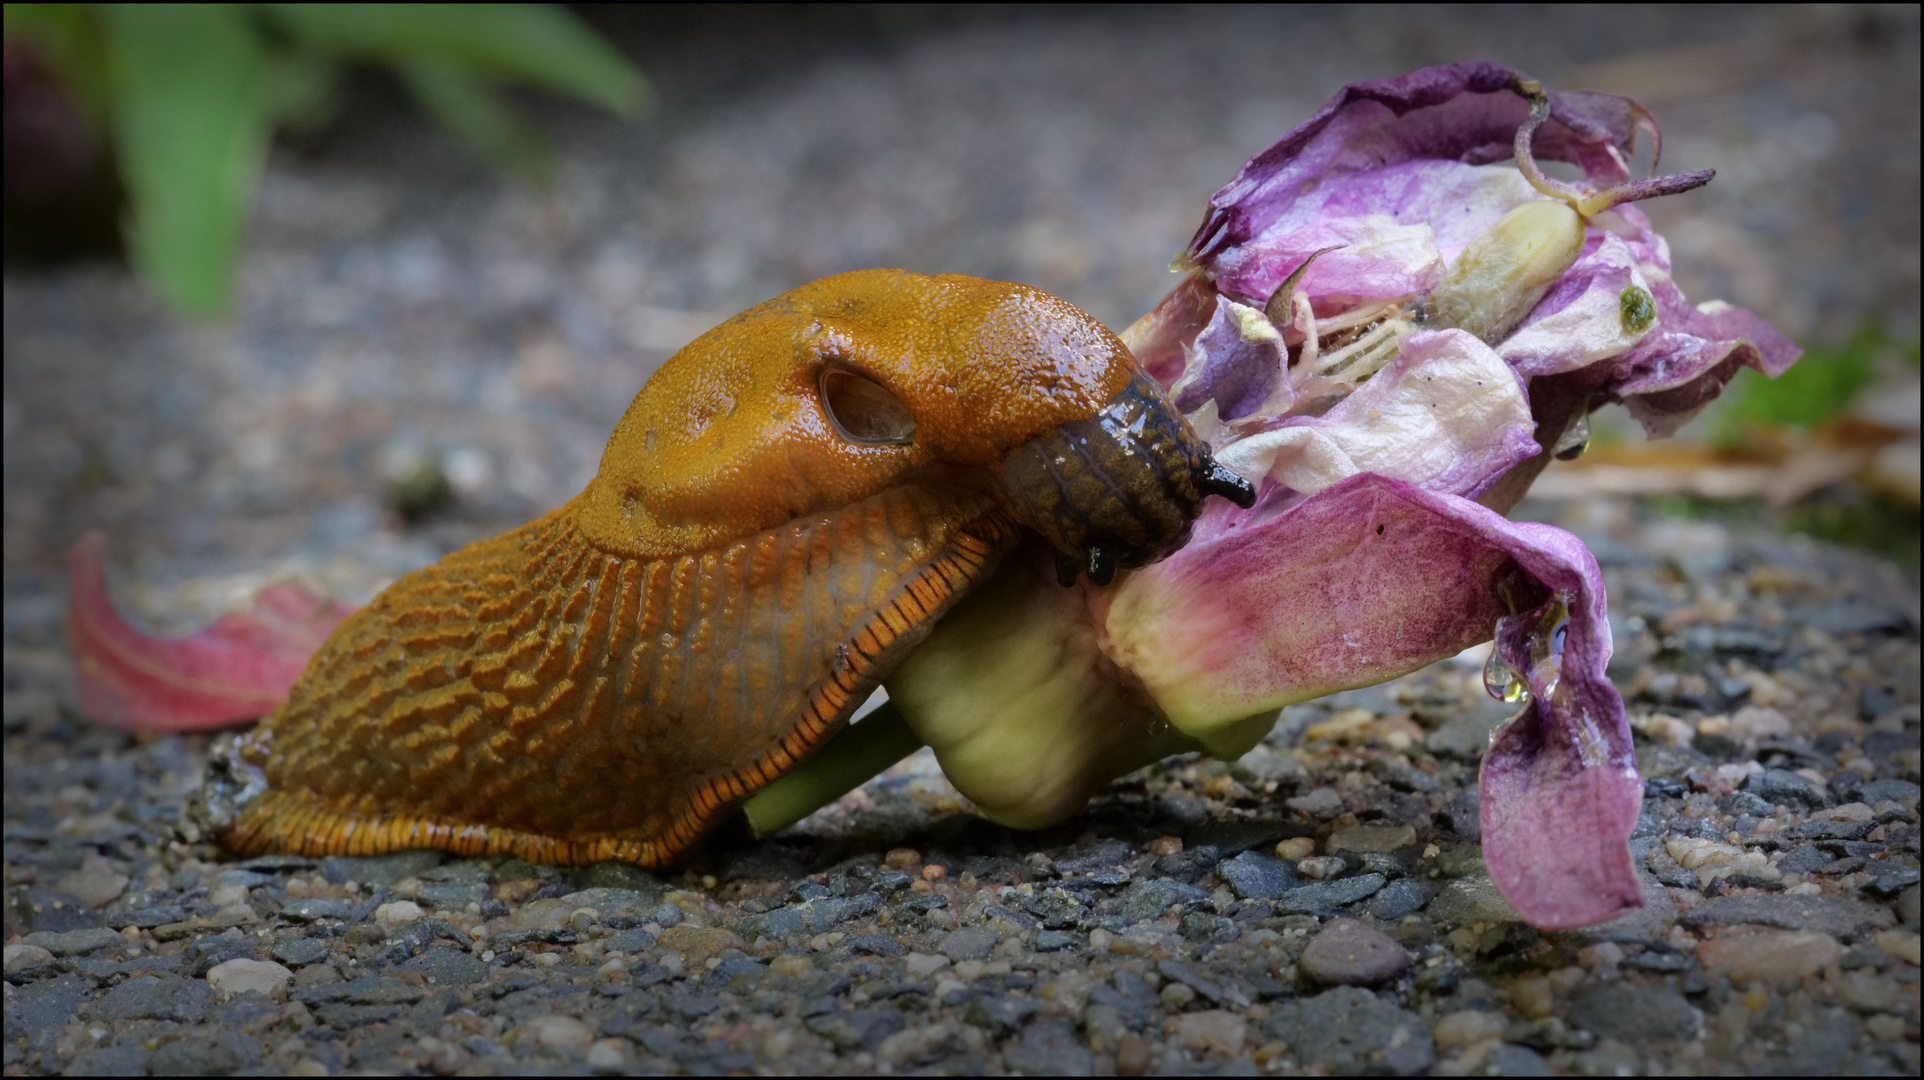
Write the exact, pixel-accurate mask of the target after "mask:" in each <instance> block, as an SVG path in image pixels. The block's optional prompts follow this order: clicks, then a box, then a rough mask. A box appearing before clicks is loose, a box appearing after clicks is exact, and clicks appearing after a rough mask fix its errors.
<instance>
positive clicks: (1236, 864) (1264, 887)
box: [1216, 851, 1303, 900]
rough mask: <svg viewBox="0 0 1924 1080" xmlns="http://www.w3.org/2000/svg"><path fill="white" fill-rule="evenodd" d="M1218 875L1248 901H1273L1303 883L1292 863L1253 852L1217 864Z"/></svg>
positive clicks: (1233, 890) (1232, 889)
mask: <svg viewBox="0 0 1924 1080" xmlns="http://www.w3.org/2000/svg"><path fill="white" fill-rule="evenodd" d="M1216 876H1217V877H1219V878H1222V879H1223V881H1224V882H1226V883H1227V884H1228V885H1229V888H1230V890H1231V891H1232V892H1234V893H1235V894H1236V895H1237V896H1239V897H1241V898H1243V899H1245V900H1250V899H1257V900H1274V899H1276V898H1277V897H1279V896H1281V895H1283V894H1284V893H1286V892H1288V891H1289V890H1291V889H1294V888H1296V887H1298V886H1300V885H1301V884H1302V883H1303V881H1302V879H1301V878H1300V877H1298V876H1296V868H1295V867H1293V866H1291V865H1290V864H1289V863H1287V862H1284V861H1283V860H1281V859H1278V858H1274V857H1272V856H1268V855H1258V854H1257V853H1255V852H1253V851H1245V852H1243V853H1242V854H1240V855H1238V856H1236V857H1235V858H1233V859H1225V860H1224V861H1222V862H1220V863H1217V864H1216Z"/></svg>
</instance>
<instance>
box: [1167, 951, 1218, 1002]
mask: <svg viewBox="0 0 1924 1080" xmlns="http://www.w3.org/2000/svg"><path fill="white" fill-rule="evenodd" d="M1156 970H1157V971H1158V972H1161V973H1162V977H1163V978H1165V979H1174V980H1176V981H1177V982H1179V983H1181V984H1183V985H1184V986H1187V987H1188V988H1190V989H1191V990H1194V991H1195V992H1196V993H1197V994H1199V995H1200V996H1202V997H1204V998H1206V999H1208V1001H1209V1002H1210V1004H1212V1005H1214V1004H1220V1003H1221V1002H1222V999H1223V988H1222V987H1220V986H1218V985H1216V983H1215V982H1214V981H1213V980H1210V979H1208V978H1205V977H1204V976H1203V974H1202V972H1200V971H1197V970H1196V969H1195V968H1192V967H1190V966H1189V965H1188V964H1185V963H1182V962H1181V961H1179V960H1159V961H1157V962H1156Z"/></svg>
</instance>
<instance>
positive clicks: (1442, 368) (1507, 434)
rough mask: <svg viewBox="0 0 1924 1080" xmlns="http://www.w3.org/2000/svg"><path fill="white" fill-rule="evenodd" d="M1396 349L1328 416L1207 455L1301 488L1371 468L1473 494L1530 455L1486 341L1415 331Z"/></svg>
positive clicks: (1514, 403) (1529, 441)
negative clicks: (1388, 360) (1390, 358)
mask: <svg viewBox="0 0 1924 1080" xmlns="http://www.w3.org/2000/svg"><path fill="white" fill-rule="evenodd" d="M1399 345H1400V352H1399V354H1398V356H1397V358H1396V359H1395V360H1394V361H1392V362H1391V363H1390V365H1389V366H1388V367H1385V368H1384V369H1383V370H1381V371H1379V372H1377V373H1376V374H1375V375H1374V376H1372V377H1371V378H1370V379H1369V381H1368V382H1365V383H1364V384H1363V385H1362V386H1361V387H1359V388H1358V389H1357V390H1356V391H1355V392H1354V393H1352V394H1350V395H1349V396H1348V397H1346V398H1344V399H1343V400H1342V401H1339V402H1337V403H1336V405H1335V406H1333V407H1332V408H1331V409H1330V410H1329V411H1328V412H1327V413H1324V414H1323V415H1322V416H1316V417H1307V416H1305V417H1294V418H1291V419H1288V420H1284V421H1283V422H1282V423H1281V424H1279V425H1278V426H1276V427H1274V428H1273V429H1271V430H1268V431H1263V432H1260V433H1257V434H1254V435H1250V436H1247V437H1245V438H1242V439H1238V440H1235V441H1232V442H1228V443H1226V444H1225V445H1223V446H1221V447H1220V448H1218V450H1217V454H1216V459H1217V460H1218V461H1219V462H1221V463H1222V464H1223V465H1224V466H1225V467H1227V468H1229V469H1232V470H1234V471H1235V472H1237V473H1240V474H1241V475H1242V476H1244V477H1245V478H1247V479H1250V480H1256V479H1259V478H1262V477H1265V476H1266V477H1268V478H1269V479H1271V480H1274V481H1275V482H1276V483H1277V484H1279V485H1282V486H1284V487H1288V488H1291V489H1293V490H1296V491H1300V492H1303V493H1305V494H1310V493H1314V492H1317V491H1321V490H1322V489H1324V488H1326V487H1328V486H1329V485H1331V484H1333V483H1335V482H1336V481H1338V480H1341V479H1343V478H1345V477H1348V476H1351V475H1354V474H1356V473H1359V472H1374V473H1380V474H1382V475H1384V476H1392V477H1396V478H1397V479H1401V480H1408V481H1411V482H1412V483H1416V484H1420V485H1422V486H1423V487H1425V488H1427V489H1429V490H1432V491H1443V492H1448V493H1450V494H1453V495H1475V494H1478V493H1479V492H1481V491H1482V490H1483V489H1484V488H1485V487H1487V486H1489V485H1490V484H1491V483H1493V482H1495V480H1496V478H1497V477H1499V476H1501V475H1502V474H1503V473H1504V471H1505V470H1507V469H1509V468H1510V467H1511V466H1512V465H1515V464H1516V463H1517V462H1519V461H1523V460H1525V459H1527V458H1529V457H1531V456H1533V455H1534V454H1536V452H1537V450H1538V449H1539V447H1538V446H1537V443H1536V440H1535V439H1534V438H1532V434H1531V433H1532V432H1533V431H1534V429H1535V426H1536V424H1535V421H1533V420H1532V419H1531V418H1530V404H1529V401H1528V399H1527V398H1526V397H1525V394H1524V390H1523V384H1522V382H1521V380H1519V379H1518V378H1517V377H1516V375H1515V373H1514V372H1512V371H1511V370H1510V369H1509V368H1508V367H1507V366H1506V365H1505V364H1504V362H1503V360H1502V358H1500V357H1499V356H1497V354H1496V353H1494V352H1491V351H1490V347H1489V346H1487V345H1485V344H1483V343H1482V342H1481V341H1478V340H1477V339H1476V338H1475V337H1474V336H1472V335H1470V334H1468V333H1466V332H1464V331H1462V330H1441V331H1433V332H1428V333H1414V334H1410V335H1408V336H1407V337H1404V338H1403V339H1402V340H1401V341H1400V342H1399ZM1177 404H1178V405H1180V404H1182V402H1181V400H1180V399H1178V401H1177Z"/></svg>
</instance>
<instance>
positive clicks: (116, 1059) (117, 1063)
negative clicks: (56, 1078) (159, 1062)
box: [61, 1046, 153, 1076]
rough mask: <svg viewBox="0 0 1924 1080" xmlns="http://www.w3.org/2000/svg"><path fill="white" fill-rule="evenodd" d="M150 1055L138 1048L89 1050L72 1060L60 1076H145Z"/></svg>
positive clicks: (119, 1047) (117, 1047)
mask: <svg viewBox="0 0 1924 1080" xmlns="http://www.w3.org/2000/svg"><path fill="white" fill-rule="evenodd" d="M152 1056H153V1055H152V1053H151V1052H150V1051H148V1050H145V1049H142V1048H141V1047H138V1046H110V1047H106V1048H105V1049H101V1050H89V1051H87V1052H86V1053H84V1054H82V1055H80V1056H79V1057H77V1058H74V1059H73V1064H71V1065H68V1066H67V1067H66V1069H64V1070H62V1072H61V1075H62V1076H145V1075H146V1074H147V1060H148V1058H150V1057H152Z"/></svg>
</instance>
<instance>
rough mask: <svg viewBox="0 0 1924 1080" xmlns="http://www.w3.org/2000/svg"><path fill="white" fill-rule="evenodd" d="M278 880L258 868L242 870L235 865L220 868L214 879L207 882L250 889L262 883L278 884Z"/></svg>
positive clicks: (256, 887)
mask: <svg viewBox="0 0 1924 1080" xmlns="http://www.w3.org/2000/svg"><path fill="white" fill-rule="evenodd" d="M280 880H281V879H280V878H278V877H275V876H274V875H273V874H263V873H261V872H260V871H258V870H242V869H240V868H238V867H236V868H234V869H231V870H222V871H221V872H220V873H218V874H215V875H214V880H213V881H212V882H210V883H209V884H210V885H213V886H216V887H218V886H221V885H245V886H247V887H248V888H250V889H258V888H260V887H261V886H263V885H278V884H280Z"/></svg>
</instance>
